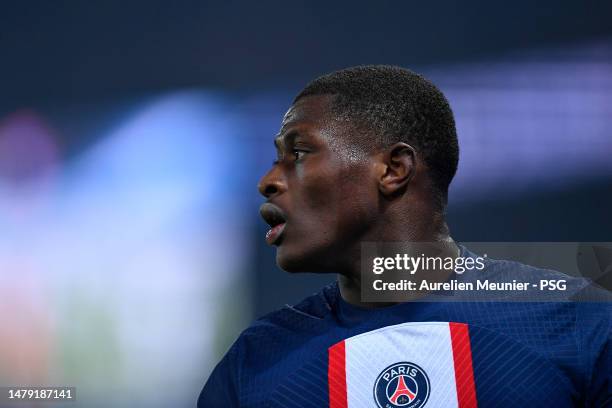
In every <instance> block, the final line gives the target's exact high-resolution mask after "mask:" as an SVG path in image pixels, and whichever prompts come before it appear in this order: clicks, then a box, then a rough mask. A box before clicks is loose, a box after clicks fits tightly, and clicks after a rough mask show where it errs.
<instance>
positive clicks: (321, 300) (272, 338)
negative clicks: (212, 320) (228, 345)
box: [234, 282, 338, 351]
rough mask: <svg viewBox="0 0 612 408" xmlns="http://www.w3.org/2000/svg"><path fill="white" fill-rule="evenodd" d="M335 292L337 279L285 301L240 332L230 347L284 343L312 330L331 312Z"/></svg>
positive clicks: (314, 330) (250, 347) (320, 324)
mask: <svg viewBox="0 0 612 408" xmlns="http://www.w3.org/2000/svg"><path fill="white" fill-rule="evenodd" d="M337 292H338V289H337V283H336V282H333V283H330V284H329V285H327V286H325V287H323V288H322V289H321V290H319V291H317V292H315V293H313V294H312V295H310V296H307V297H306V298H304V299H302V300H301V301H299V302H297V303H296V304H294V305H288V304H287V305H285V306H283V307H282V308H280V309H277V310H274V311H272V312H270V313H267V314H265V315H263V316H261V317H259V318H258V319H256V320H255V321H253V322H252V323H251V324H250V325H249V327H247V328H246V329H245V330H244V331H243V332H242V333H241V334H240V336H239V337H238V340H237V341H236V343H235V344H234V347H236V348H239V349H243V350H242V351H244V349H253V348H258V349H259V346H260V345H261V344H264V343H265V344H266V345H267V346H269V345H270V344H274V343H279V342H283V343H286V342H290V340H291V339H292V338H293V337H294V336H304V335H306V334H307V333H309V332H316V331H317V330H318V328H319V327H321V326H322V322H323V321H324V320H325V319H326V317H327V316H328V315H329V313H330V312H331V308H332V305H333V303H334V302H335V299H336V296H337Z"/></svg>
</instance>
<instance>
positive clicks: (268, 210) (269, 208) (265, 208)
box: [259, 203, 287, 245]
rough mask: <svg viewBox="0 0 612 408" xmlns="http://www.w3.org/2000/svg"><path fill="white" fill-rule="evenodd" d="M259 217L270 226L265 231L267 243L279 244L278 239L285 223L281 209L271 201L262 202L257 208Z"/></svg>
mask: <svg viewBox="0 0 612 408" xmlns="http://www.w3.org/2000/svg"><path fill="white" fill-rule="evenodd" d="M259 213H260V214H261V217H262V218H263V219H264V221H266V223H267V224H268V225H269V226H270V229H269V230H268V232H267V233H266V242H267V243H268V244H269V245H280V241H281V238H282V235H283V232H284V231H285V226H286V225H287V217H286V216H285V213H284V212H283V210H281V209H280V208H279V207H278V206H276V205H274V204H272V203H264V204H262V206H261V207H260V208H259Z"/></svg>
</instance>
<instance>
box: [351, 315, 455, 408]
mask: <svg viewBox="0 0 612 408" xmlns="http://www.w3.org/2000/svg"><path fill="white" fill-rule="evenodd" d="M404 361H405V362H409V363H414V364H416V365H418V366H420V367H421V368H422V369H423V371H425V373H426V374H427V376H428V377H429V381H430V385H431V386H430V390H429V399H428V400H427V402H426V404H425V407H427V408H433V407H444V408H452V407H457V389H456V384H455V369H454V363H453V349H452V343H451V336H450V327H449V324H448V323H446V322H417V323H402V324H398V325H394V326H387V327H383V328H381V329H377V330H374V331H371V332H367V333H363V334H360V335H358V336H355V337H351V338H349V339H346V386H347V394H348V406H349V408H361V407H368V408H371V407H376V402H375V401H374V383H375V382H376V379H377V377H378V376H379V374H380V373H382V371H383V370H384V369H385V368H387V367H388V366H390V365H392V364H395V363H399V362H404Z"/></svg>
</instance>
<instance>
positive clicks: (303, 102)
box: [280, 95, 333, 134]
mask: <svg viewBox="0 0 612 408" xmlns="http://www.w3.org/2000/svg"><path fill="white" fill-rule="evenodd" d="M332 102H333V96H331V95H313V96H306V97H304V98H301V99H299V100H298V101H297V102H296V103H295V104H293V105H292V106H291V107H290V108H289V110H288V111H287V113H285V116H284V117H283V121H282V123H281V131H280V133H281V134H283V133H284V132H286V131H287V130H288V129H289V128H309V127H323V126H325V125H328V124H329V123H330V121H331V120H332V118H333V115H332V112H331V108H332Z"/></svg>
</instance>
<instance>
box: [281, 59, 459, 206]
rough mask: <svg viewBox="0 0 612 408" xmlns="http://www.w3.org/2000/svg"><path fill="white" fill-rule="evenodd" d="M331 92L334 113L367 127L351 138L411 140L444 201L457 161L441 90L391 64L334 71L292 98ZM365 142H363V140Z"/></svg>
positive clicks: (378, 143)
mask: <svg viewBox="0 0 612 408" xmlns="http://www.w3.org/2000/svg"><path fill="white" fill-rule="evenodd" d="M311 95H334V96H335V97H334V101H333V109H334V113H335V114H336V115H337V116H338V117H342V118H343V119H345V120H348V121H350V122H354V123H355V124H356V125H357V126H358V127H359V129H363V128H364V127H365V129H366V132H365V133H366V134H363V133H362V132H357V133H359V136H357V137H356V140H355V142H357V143H361V144H362V146H367V148H370V149H371V148H373V147H376V148H380V147H386V146H390V145H392V144H394V143H397V142H405V143H407V144H410V145H411V146H413V147H414V148H415V149H416V150H417V154H419V155H421V157H422V158H423V160H424V162H425V164H426V165H427V167H428V169H429V175H430V179H431V181H432V187H433V193H434V199H435V200H436V204H437V205H438V206H439V207H440V208H442V209H443V208H444V207H445V206H446V202H447V197H448V187H449V185H450V182H451V181H452V179H453V177H454V175H455V173H456V171H457V164H458V162H459V143H458V141H457V132H456V129H455V119H454V117H453V112H452V110H451V108H450V105H449V103H448V101H447V100H446V97H445V96H444V94H443V93H442V92H441V91H440V90H439V89H438V88H437V87H436V86H435V85H434V84H432V83H431V82H430V81H428V80H427V79H425V78H424V77H423V76H421V75H419V74H417V73H414V72H412V71H410V70H407V69H405V68H401V67H396V66H390V65H366V66H357V67H351V68H346V69H342V70H340V71H335V72H332V73H330V74H327V75H323V76H321V77H319V78H317V79H315V80H313V81H312V82H310V83H309V84H308V85H307V86H306V87H305V88H304V89H303V90H302V91H301V92H300V93H299V94H298V96H296V98H295V99H294V101H293V103H294V104H295V103H296V102H297V101H298V100H299V99H301V98H304V97H306V96H311ZM364 143H365V144H364Z"/></svg>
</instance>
